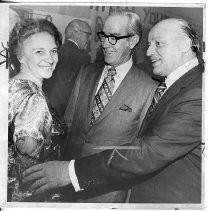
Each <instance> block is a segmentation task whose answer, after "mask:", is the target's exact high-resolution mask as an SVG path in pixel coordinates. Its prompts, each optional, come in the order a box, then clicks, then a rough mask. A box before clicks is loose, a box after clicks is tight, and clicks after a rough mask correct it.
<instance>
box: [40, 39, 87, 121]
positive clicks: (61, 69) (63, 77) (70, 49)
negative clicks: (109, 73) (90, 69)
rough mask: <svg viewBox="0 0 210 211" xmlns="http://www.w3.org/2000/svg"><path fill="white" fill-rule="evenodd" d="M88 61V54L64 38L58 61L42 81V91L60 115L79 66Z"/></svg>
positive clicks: (62, 113) (64, 108) (65, 104)
mask: <svg viewBox="0 0 210 211" xmlns="http://www.w3.org/2000/svg"><path fill="white" fill-rule="evenodd" d="M90 62H91V61H90V55H89V54H88V53H87V52H86V51H84V50H80V49H79V48H78V47H77V45H76V44H75V43H73V42H72V41H69V40H66V41H65V42H64V44H63V45H62V46H61V47H60V48H59V50H58V63H57V65H56V68H55V70H54V72H53V75H52V77H51V78H50V79H47V80H45V81H44V83H43V91H44V92H45V94H46V95H47V97H48V99H49V101H50V103H51V105H52V107H53V108H54V109H55V110H56V111H57V113H58V114H59V115H60V116H61V117H63V115H64V112H65V110H66V106H67V103H68V99H69V95H70V94H71V90H72V88H73V86H74V82H75V80H76V77H77V75H78V73H79V70H80V68H81V66H82V65H84V64H87V63H90Z"/></svg>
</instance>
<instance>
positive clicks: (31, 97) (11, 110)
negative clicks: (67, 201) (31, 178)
mask: <svg viewBox="0 0 210 211" xmlns="http://www.w3.org/2000/svg"><path fill="white" fill-rule="evenodd" d="M8 115H9V116H8V126H9V144H8V155H9V156H8V201H27V200H28V199H30V197H31V196H32V195H33V193H32V192H30V191H29V190H28V189H29V186H30V184H28V185H23V184H22V173H23V171H24V170H25V169H26V168H28V167H30V166H32V165H34V164H37V163H40V162H44V161H48V160H55V159H58V158H59V155H60V146H61V142H60V143H59V141H58V140H61V139H58V138H57V137H62V136H64V134H65V125H64V124H63V123H62V122H61V121H59V119H58V118H57V117H56V115H55V114H54V112H53V111H52V109H51V108H50V106H49V104H48V103H47V99H46V97H45V95H44V93H43V91H42V90H41V88H39V87H38V86H37V85H36V84H35V83H33V82H32V81H29V80H22V79H10V80H9V106H8ZM25 137H32V138H33V141H34V142H35V146H36V147H35V149H34V150H33V152H32V154H30V155H28V154H22V153H21V152H20V151H19V150H18V149H17V147H16V144H17V141H18V140H22V141H24V138H25ZM58 198H59V194H50V195H49V194H48V195H47V194H45V197H44V198H43V197H42V199H43V201H53V200H55V201H56V200H57V199H58Z"/></svg>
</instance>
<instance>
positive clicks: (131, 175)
mask: <svg viewBox="0 0 210 211" xmlns="http://www.w3.org/2000/svg"><path fill="white" fill-rule="evenodd" d="M202 71H203V69H202V68H201V66H196V67H194V68H193V69H192V70H190V71H189V72H187V73H186V74H185V75H183V76H182V77H181V78H180V79H178V80H177V81H176V82H175V83H174V84H173V85H172V86H171V87H169V89H168V90H167V91H166V92H165V94H164V95H163V97H162V98H161V99H160V101H159V103H158V104H157V105H156V107H155V108H154V110H153V112H152V113H150V114H149V113H147V115H146V117H145V120H144V122H143V125H142V128H141V131H139V135H138V138H137V139H136V140H135V141H134V142H133V143H132V145H131V146H130V147H132V148H130V149H116V150H107V151H104V152H101V153H98V154H96V155H91V156H88V157H85V158H80V159H76V161H75V171H76V175H77V177H78V181H79V184H80V187H81V188H83V189H84V191H81V192H80V193H78V195H80V197H82V196H83V194H84V195H85V194H93V195H94V194H96V195H97V194H101V192H108V191H110V190H112V189H114V188H119V187H116V184H117V183H118V184H121V188H123V186H133V187H132V191H131V198H130V202H131V203H132V202H135V203H201V128H202V127H201V126H202V125H201V120H202V118H201V117H202Z"/></svg>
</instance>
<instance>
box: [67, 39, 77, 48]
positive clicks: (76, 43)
mask: <svg viewBox="0 0 210 211" xmlns="http://www.w3.org/2000/svg"><path fill="white" fill-rule="evenodd" d="M68 41H71V42H73V43H74V44H75V45H76V46H77V47H78V48H79V45H78V44H77V43H76V42H75V41H74V40H72V39H68Z"/></svg>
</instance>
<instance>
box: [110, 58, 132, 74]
mask: <svg viewBox="0 0 210 211" xmlns="http://www.w3.org/2000/svg"><path fill="white" fill-rule="evenodd" d="M132 65H133V59H132V56H131V58H130V59H129V60H128V61H127V62H125V63H123V64H121V65H119V66H116V67H115V69H116V72H117V75H119V74H120V75H121V74H123V75H125V74H126V73H127V72H128V71H129V70H130V68H131V67H132ZM106 67H107V71H108V69H109V68H111V66H110V65H107V66H106Z"/></svg>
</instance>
